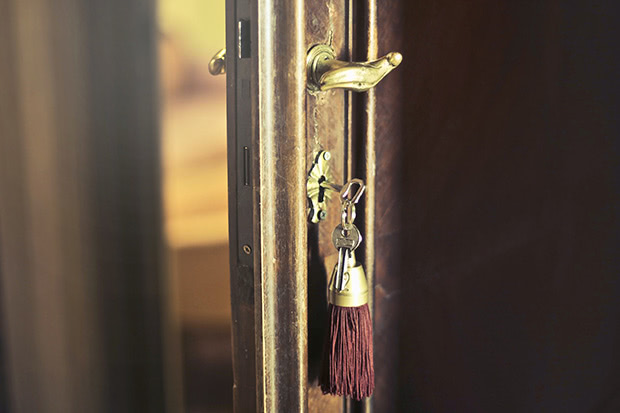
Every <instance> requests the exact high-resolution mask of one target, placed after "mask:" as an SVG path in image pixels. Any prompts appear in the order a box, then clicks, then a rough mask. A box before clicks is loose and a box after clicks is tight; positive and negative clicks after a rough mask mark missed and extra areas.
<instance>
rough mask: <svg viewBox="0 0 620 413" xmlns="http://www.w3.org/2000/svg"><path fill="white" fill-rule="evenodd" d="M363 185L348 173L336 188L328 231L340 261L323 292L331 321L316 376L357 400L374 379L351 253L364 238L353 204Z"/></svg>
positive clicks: (365, 312)
mask: <svg viewBox="0 0 620 413" xmlns="http://www.w3.org/2000/svg"><path fill="white" fill-rule="evenodd" d="M355 186H357V190H356V191H355V192H353V189H354V187H355ZM365 189H366V187H365V185H364V182H363V181H362V180H361V179H352V180H351V181H349V182H348V183H347V184H346V185H345V186H344V187H343V188H342V190H341V191H340V199H341V202H342V219H341V223H340V224H339V225H338V226H336V228H335V229H334V232H333V233H332V242H333V244H334V247H335V248H336V249H337V250H338V263H337V264H336V266H335V267H334V270H333V272H332V276H331V280H330V283H329V288H328V293H327V299H328V302H329V322H330V327H329V335H328V337H327V340H326V344H325V350H324V354H323V368H322V373H321V377H320V385H321V389H322V390H323V393H325V394H327V393H329V394H335V395H339V396H346V397H351V398H353V399H356V400H361V399H362V398H364V397H368V396H370V395H371V394H372V391H373V389H374V384H375V378H374V367H373V353H372V352H373V348H372V320H371V319H370V310H369V308H368V282H367V281H366V274H365V272H364V267H363V266H362V265H361V264H359V263H358V262H357V261H356V259H355V249H356V248H357V247H358V246H359V245H360V243H361V242H362V235H361V233H360V231H359V229H358V228H357V227H356V226H355V224H354V221H355V205H356V204H357V203H358V202H359V200H360V198H361V196H362V195H363V193H364V190H365Z"/></svg>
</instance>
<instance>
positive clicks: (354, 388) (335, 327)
mask: <svg viewBox="0 0 620 413" xmlns="http://www.w3.org/2000/svg"><path fill="white" fill-rule="evenodd" d="M329 318H330V320H329V321H330V323H329V325H330V332H329V336H328V337H327V339H326V341H325V349H324V353H323V366H322V372H321V377H320V380H319V381H320V385H321V390H323V393H324V394H327V393H329V394H336V395H338V396H346V397H351V398H353V399H356V400H361V399H363V398H365V397H368V396H370V395H371V394H372V392H373V390H374V388H375V372H374V365H373V352H372V351H373V349H372V320H371V319H370V311H369V309H368V304H364V305H362V306H360V307H339V306H335V305H333V304H330V305H329Z"/></svg>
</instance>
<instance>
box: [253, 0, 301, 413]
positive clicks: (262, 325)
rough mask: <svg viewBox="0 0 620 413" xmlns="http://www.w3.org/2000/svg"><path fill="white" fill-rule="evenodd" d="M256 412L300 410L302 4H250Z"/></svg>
mask: <svg viewBox="0 0 620 413" xmlns="http://www.w3.org/2000/svg"><path fill="white" fill-rule="evenodd" d="M257 13H258V20H257V21H258V59H257V70H256V73H257V78H258V82H256V83H257V87H258V113H257V117H256V118H257V120H258V125H257V133H258V171H259V173H258V182H256V188H258V192H257V194H256V195H257V197H258V200H257V201H258V202H255V207H256V208H257V211H256V218H257V221H256V222H257V225H258V231H256V236H257V238H258V239H257V240H256V241H257V242H255V245H256V246H257V249H258V254H256V256H255V268H258V269H260V271H257V272H256V276H255V285H256V289H255V297H254V298H255V302H256V306H255V309H256V325H257V330H256V345H257V346H256V351H257V354H256V361H257V373H258V374H257V380H258V381H257V388H258V394H259V395H260V396H259V398H258V409H259V411H267V412H276V411H282V412H284V411H287V412H305V411H307V405H308V402H307V381H308V371H307V341H308V340H307V318H308V317H307V223H306V222H307V221H306V208H307V201H306V185H305V179H306V134H305V130H306V124H305V117H306V115H305V104H304V102H305V93H306V79H305V55H306V47H305V43H304V38H305V16H304V2H303V1H302V0H294V1H291V0H260V1H258V10H257Z"/></svg>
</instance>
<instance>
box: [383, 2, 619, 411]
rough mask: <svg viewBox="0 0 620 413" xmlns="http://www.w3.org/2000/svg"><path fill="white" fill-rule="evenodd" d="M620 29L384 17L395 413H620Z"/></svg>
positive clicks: (497, 18)
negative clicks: (389, 61)
mask: <svg viewBox="0 0 620 413" xmlns="http://www.w3.org/2000/svg"><path fill="white" fill-rule="evenodd" d="M619 18H620V5H619V4H618V2H615V1H598V2H562V1H539V2H518V1H513V2H497V1H485V0H478V1H471V2H454V1H433V2H427V1H413V2H412V1H400V2H397V4H390V5H389V6H388V5H387V4H384V5H380V10H379V36H378V38H379V45H380V53H383V52H387V51H388V50H392V48H396V49H397V50H401V51H402V53H403V56H404V59H403V63H402V65H401V66H400V67H399V68H398V69H397V70H396V71H394V73H393V74H392V75H390V76H388V77H387V78H386V79H385V80H384V81H383V83H382V84H381V85H380V87H378V88H377V99H378V105H377V108H378V109H380V108H383V109H382V110H380V111H378V112H377V121H378V122H379V123H378V127H377V134H378V135H377V142H378V145H377V184H378V185H377V218H378V219H377V261H376V264H377V268H376V284H375V308H376V318H375V325H376V327H377V329H376V333H375V337H376V341H375V344H376V347H375V351H376V363H377V371H376V373H377V388H376V393H375V397H374V398H375V407H376V409H377V411H378V412H388V411H424V412H437V413H441V412H477V413H481V412H490V413H495V412H560V411H561V412H575V413H581V412H605V413H607V412H610V413H611V412H617V411H620V397H619V393H618V389H619V388H620V357H619V354H618V348H619V345H620V343H619V337H620V329H619V326H620V282H619V280H620V278H619V276H618V274H619V273H618V268H620V266H619V260H618V258H619V256H618V239H619V235H620V229H619V227H618V223H619V222H618V214H617V201H618V194H619V193H620V188H619V185H618V176H619V171H618V159H619V153H618V152H619V147H618V138H619V137H620V118H619V117H618V113H620V105H619V101H620V100H619V96H620V88H619V84H618V73H619V70H620V55H619V54H618V52H617V51H618V39H620V35H619V33H618V24H617V22H618V19H619ZM379 103H380V104H379Z"/></svg>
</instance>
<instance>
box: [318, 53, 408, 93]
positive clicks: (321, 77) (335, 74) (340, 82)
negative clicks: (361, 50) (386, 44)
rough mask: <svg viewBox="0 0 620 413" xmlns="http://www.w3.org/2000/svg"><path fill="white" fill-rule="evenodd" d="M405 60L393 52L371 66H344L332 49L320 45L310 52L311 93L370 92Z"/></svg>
mask: <svg viewBox="0 0 620 413" xmlns="http://www.w3.org/2000/svg"><path fill="white" fill-rule="evenodd" d="M402 60H403V56H402V55H401V54H400V53H398V52H392V53H388V54H386V55H385V56H383V57H382V58H380V59H377V60H373V61H371V62H343V61H341V60H336V53H335V52H334V49H332V48H331V46H328V45H325V44H318V45H315V46H313V47H312V48H311V49H310V50H309V51H308V55H307V57H306V71H307V74H308V89H310V90H311V91H323V90H330V89H347V90H353V91H355V92H366V91H367V90H368V89H371V88H373V87H375V86H376V85H377V84H378V83H379V82H380V81H381V79H383V78H384V77H385V76H387V74H388V73H390V72H391V71H392V70H394V69H395V68H396V67H397V66H398V65H399V64H400V62H402Z"/></svg>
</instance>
